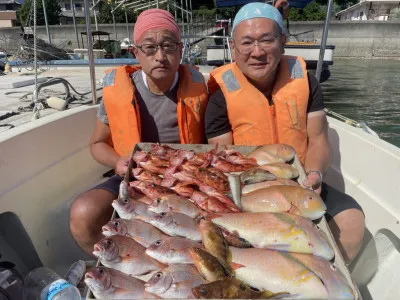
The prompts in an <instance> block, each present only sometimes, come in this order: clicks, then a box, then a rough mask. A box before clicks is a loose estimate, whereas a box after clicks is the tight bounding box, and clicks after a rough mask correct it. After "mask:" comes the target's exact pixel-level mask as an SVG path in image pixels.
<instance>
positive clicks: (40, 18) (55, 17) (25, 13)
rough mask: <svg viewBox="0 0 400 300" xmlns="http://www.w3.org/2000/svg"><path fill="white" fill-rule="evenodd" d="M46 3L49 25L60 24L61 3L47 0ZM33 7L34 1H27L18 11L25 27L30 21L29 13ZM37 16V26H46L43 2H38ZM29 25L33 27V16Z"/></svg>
mask: <svg viewBox="0 0 400 300" xmlns="http://www.w3.org/2000/svg"><path fill="white" fill-rule="evenodd" d="M45 3H46V12H47V21H48V22H49V25H57V24H60V14H61V7H60V4H59V1H57V0H45ZM31 6H32V0H25V2H24V4H23V5H22V6H21V8H20V9H19V10H18V15H19V17H20V21H21V23H22V25H24V26H25V24H26V22H27V20H28V17H29V13H30V11H31ZM36 15H37V18H36V22H37V25H45V20H44V12H43V5H42V1H39V0H37V1H36ZM29 25H33V14H32V17H31V20H30V24H28V26H29Z"/></svg>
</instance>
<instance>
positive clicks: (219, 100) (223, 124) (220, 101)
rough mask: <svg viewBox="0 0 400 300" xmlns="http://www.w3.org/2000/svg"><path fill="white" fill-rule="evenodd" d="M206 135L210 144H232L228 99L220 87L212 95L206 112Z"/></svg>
mask: <svg viewBox="0 0 400 300" xmlns="http://www.w3.org/2000/svg"><path fill="white" fill-rule="evenodd" d="M205 127H206V136H207V139H208V143H209V144H217V143H218V144H219V145H232V143H233V138H232V131H231V125H230V123H229V118H228V112H227V108H226V100H225V97H224V94H223V93H222V91H221V90H220V89H218V90H217V91H215V93H214V94H212V95H211V97H210V100H209V101H208V104H207V109H206V114H205Z"/></svg>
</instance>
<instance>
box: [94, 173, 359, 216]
mask: <svg viewBox="0 0 400 300" xmlns="http://www.w3.org/2000/svg"><path fill="white" fill-rule="evenodd" d="M122 179H123V178H122V177H121V176H119V175H114V176H112V177H110V178H109V179H108V180H106V181H104V182H103V183H100V184H99V185H97V186H95V187H94V188H93V189H101V190H106V191H109V192H110V193H112V194H114V195H115V196H116V197H117V196H118V191H119V185H120V183H121V181H122ZM321 197H322V199H323V200H324V201H325V204H326V207H327V210H326V214H325V217H326V219H327V221H328V222H329V221H330V220H331V219H332V218H333V217H334V216H336V215H337V214H339V213H340V212H342V211H345V210H348V209H351V208H355V209H358V210H360V211H363V210H362V208H361V206H360V205H359V204H358V203H357V201H356V200H354V198H353V197H351V196H349V195H347V194H345V193H342V192H341V191H339V190H337V189H335V188H334V187H332V186H330V185H327V184H326V183H322V191H321Z"/></svg>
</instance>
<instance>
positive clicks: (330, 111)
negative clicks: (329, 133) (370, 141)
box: [325, 108, 379, 138]
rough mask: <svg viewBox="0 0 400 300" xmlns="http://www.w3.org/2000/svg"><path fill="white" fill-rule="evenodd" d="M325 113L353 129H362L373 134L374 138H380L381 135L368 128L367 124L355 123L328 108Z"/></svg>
mask: <svg viewBox="0 0 400 300" xmlns="http://www.w3.org/2000/svg"><path fill="white" fill-rule="evenodd" d="M325 112H326V114H327V115H328V116H331V117H334V118H336V119H338V120H340V121H343V122H344V123H346V124H348V125H351V126H353V127H356V128H360V129H362V130H363V131H364V132H366V133H369V134H372V135H373V136H376V137H378V138H379V135H378V134H377V133H376V132H375V131H373V130H372V129H371V128H370V127H368V125H367V124H366V123H365V122H358V121H355V120H353V119H350V118H348V117H345V116H343V115H341V114H338V113H336V112H334V111H332V110H330V109H328V108H325Z"/></svg>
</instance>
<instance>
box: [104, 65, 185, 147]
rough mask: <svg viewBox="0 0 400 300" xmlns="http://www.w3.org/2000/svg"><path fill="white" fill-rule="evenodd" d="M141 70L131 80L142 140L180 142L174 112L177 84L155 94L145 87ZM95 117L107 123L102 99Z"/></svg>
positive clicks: (149, 141)
mask: <svg viewBox="0 0 400 300" xmlns="http://www.w3.org/2000/svg"><path fill="white" fill-rule="evenodd" d="M141 72H142V71H137V72H135V73H133V74H132V80H133V84H134V85H135V88H136V91H135V97H136V100H137V103H138V106H139V111H140V120H141V127H142V132H141V138H142V142H145V143H146V142H147V143H180V137H179V127H178V119H177V113H176V109H177V93H178V84H176V85H175V87H173V88H172V89H171V90H170V91H168V92H167V93H166V94H164V95H155V94H153V93H152V92H150V90H149V89H148V88H147V87H146V85H145V83H144V81H143V76H142V74H141ZM97 117H98V119H99V120H100V121H101V122H103V123H104V124H109V123H108V118H107V112H106V110H105V107H104V103H103V101H102V102H101V103H100V107H99V110H98V112H97Z"/></svg>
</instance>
